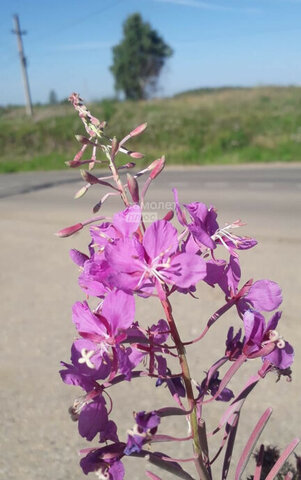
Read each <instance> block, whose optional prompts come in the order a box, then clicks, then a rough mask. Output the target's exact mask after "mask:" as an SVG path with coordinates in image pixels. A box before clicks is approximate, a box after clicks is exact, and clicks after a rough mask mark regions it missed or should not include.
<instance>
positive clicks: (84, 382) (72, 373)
mask: <svg viewBox="0 0 301 480" xmlns="http://www.w3.org/2000/svg"><path fill="white" fill-rule="evenodd" d="M61 364H62V366H63V367H65V369H64V370H60V371H59V374H60V375H61V378H62V380H63V382H64V383H66V384H67V385H74V386H76V387H81V388H83V389H84V390H85V391H86V392H90V391H91V390H93V388H95V386H96V382H95V380H94V379H93V378H91V377H88V376H86V375H84V374H83V373H82V372H80V371H79V370H78V369H77V368H76V367H75V366H74V365H70V364H68V363H65V362H61Z"/></svg>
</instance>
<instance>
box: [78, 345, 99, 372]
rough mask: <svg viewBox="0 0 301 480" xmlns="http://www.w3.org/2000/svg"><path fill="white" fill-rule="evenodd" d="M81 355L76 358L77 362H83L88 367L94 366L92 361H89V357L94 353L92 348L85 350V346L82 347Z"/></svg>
mask: <svg viewBox="0 0 301 480" xmlns="http://www.w3.org/2000/svg"><path fill="white" fill-rule="evenodd" d="M80 353H81V357H80V358H79V359H78V363H85V364H86V365H87V367H89V368H95V367H94V365H93V363H92V362H91V360H90V358H91V357H92V356H93V355H94V353H95V352H94V350H87V349H86V348H82V349H81V351H80Z"/></svg>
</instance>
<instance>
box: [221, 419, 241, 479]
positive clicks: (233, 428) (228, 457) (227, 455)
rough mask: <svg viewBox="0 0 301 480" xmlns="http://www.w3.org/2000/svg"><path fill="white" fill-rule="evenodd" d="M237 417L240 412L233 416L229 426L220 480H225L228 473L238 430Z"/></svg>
mask: <svg viewBox="0 0 301 480" xmlns="http://www.w3.org/2000/svg"><path fill="white" fill-rule="evenodd" d="M239 416H240V412H238V414H237V415H235V418H234V421H233V423H232V425H231V426H229V429H230V431H229V435H228V442H227V448H226V452H225V457H224V463H223V470H222V480H226V478H227V476H228V473H229V469H230V463H231V458H232V452H233V447H234V442H235V437H236V433H237V428H238V422H239Z"/></svg>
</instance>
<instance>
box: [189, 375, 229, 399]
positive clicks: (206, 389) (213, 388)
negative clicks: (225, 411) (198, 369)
mask: <svg viewBox="0 0 301 480" xmlns="http://www.w3.org/2000/svg"><path fill="white" fill-rule="evenodd" d="M218 376H219V372H218V371H216V372H215V373H214V374H213V375H212V377H211V378H210V381H209V383H208V385H207V377H205V378H204V380H203V381H202V383H201V385H197V386H196V388H197V389H198V391H199V393H200V395H199V397H198V398H202V397H204V395H206V394H208V393H210V394H211V395H212V396H214V395H215V394H216V392H217V391H218V389H219V386H220V383H221V380H220V379H219V378H218ZM231 398H234V393H233V392H232V390H230V389H229V388H226V387H225V388H224V389H223V390H222V391H221V393H220V394H219V395H218V397H216V399H215V400H218V401H220V402H229V401H230V400H231Z"/></svg>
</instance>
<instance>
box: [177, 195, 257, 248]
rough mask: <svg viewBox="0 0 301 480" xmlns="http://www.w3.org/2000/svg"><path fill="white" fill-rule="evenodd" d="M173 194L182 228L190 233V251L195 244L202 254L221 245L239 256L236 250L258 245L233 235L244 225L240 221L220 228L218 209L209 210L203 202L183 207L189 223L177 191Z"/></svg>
mask: <svg viewBox="0 0 301 480" xmlns="http://www.w3.org/2000/svg"><path fill="white" fill-rule="evenodd" d="M173 193H174V198H175V204H176V213H177V217H178V220H179V222H180V224H181V225H182V226H184V227H186V229H187V231H188V233H189V240H188V245H189V249H190V250H191V249H193V246H192V244H193V243H195V245H196V248H197V249H198V250H199V251H201V252H203V250H204V248H205V249H206V248H209V249H210V250H214V249H215V248H216V246H217V245H219V244H220V245H223V246H224V247H226V249H227V250H229V251H230V253H232V254H233V255H237V254H236V253H235V249H237V250H246V249H249V248H252V247H254V246H255V245H256V244H257V241H256V240H255V239H253V238H250V237H244V236H238V235H234V234H233V233H232V231H231V230H232V229H233V228H238V227H241V226H243V225H244V223H242V222H241V221H240V220H237V221H235V222H233V223H231V224H230V225H226V226H225V227H223V228H220V227H219V225H218V223H217V220H216V219H217V212H216V209H215V208H214V207H212V206H210V207H209V208H208V207H207V206H206V205H205V204H204V203H201V202H192V203H189V204H184V205H183V206H184V207H185V209H186V210H187V212H188V214H189V216H190V220H191V221H190V223H189V222H188V221H187V218H186V216H185V214H184V212H183V210H182V209H181V206H180V203H179V200H178V192H177V190H176V189H173ZM194 248H195V247H194Z"/></svg>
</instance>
